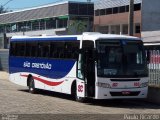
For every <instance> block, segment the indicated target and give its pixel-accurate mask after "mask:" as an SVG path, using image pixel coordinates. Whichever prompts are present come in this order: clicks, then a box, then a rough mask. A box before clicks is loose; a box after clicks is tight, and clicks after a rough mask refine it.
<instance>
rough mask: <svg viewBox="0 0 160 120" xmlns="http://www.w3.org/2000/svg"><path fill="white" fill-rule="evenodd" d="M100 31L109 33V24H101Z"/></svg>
mask: <svg viewBox="0 0 160 120" xmlns="http://www.w3.org/2000/svg"><path fill="white" fill-rule="evenodd" d="M99 32H100V33H103V34H108V33H109V27H108V26H100V27H99Z"/></svg>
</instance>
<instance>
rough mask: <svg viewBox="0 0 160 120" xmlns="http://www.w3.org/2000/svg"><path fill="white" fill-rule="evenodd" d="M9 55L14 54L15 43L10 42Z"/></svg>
mask: <svg viewBox="0 0 160 120" xmlns="http://www.w3.org/2000/svg"><path fill="white" fill-rule="evenodd" d="M10 56H16V43H15V42H12V43H11V45H10Z"/></svg>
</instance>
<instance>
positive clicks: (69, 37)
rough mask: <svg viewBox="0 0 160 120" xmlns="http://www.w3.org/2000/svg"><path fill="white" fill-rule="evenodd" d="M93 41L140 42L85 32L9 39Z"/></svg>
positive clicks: (111, 35) (12, 39)
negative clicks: (124, 40) (119, 40)
mask: <svg viewBox="0 0 160 120" xmlns="http://www.w3.org/2000/svg"><path fill="white" fill-rule="evenodd" d="M82 39H83V40H93V41H96V40H98V39H129V40H140V38H138V37H132V36H125V35H115V34H101V33H97V32H85V33H83V34H82V35H61V36H58V35H55V36H34V37H29V36H13V37H12V38H11V42H13V41H36V40H38V41H44V40H53V41H54V40H57V41H61V40H69V41H73V40H82Z"/></svg>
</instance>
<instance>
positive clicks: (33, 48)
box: [26, 42, 37, 57]
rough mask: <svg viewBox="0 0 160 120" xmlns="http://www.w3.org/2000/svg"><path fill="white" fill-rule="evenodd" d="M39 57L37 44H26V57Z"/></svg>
mask: <svg viewBox="0 0 160 120" xmlns="http://www.w3.org/2000/svg"><path fill="white" fill-rule="evenodd" d="M36 56H37V42H26V57H36Z"/></svg>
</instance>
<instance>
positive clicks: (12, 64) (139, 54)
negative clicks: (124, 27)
mask: <svg viewBox="0 0 160 120" xmlns="http://www.w3.org/2000/svg"><path fill="white" fill-rule="evenodd" d="M9 72H10V81H12V82H14V83H16V84H18V85H23V86H28V87H29V92H31V93H34V92H35V91H36V89H44V90H49V91H56V92H60V93H66V94H71V95H74V96H75V98H76V100H77V101H83V100H84V99H85V98H93V99H119V98H120V99H125V98H146V96H147V91H148V69H147V64H146V58H145V51H144V46H143V42H142V40H140V38H136V37H129V36H122V35H111V34H100V33H94V32H93V33H83V34H82V35H70V36H41V37H27V36H21V37H12V39H11V42H10V57H9Z"/></svg>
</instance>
